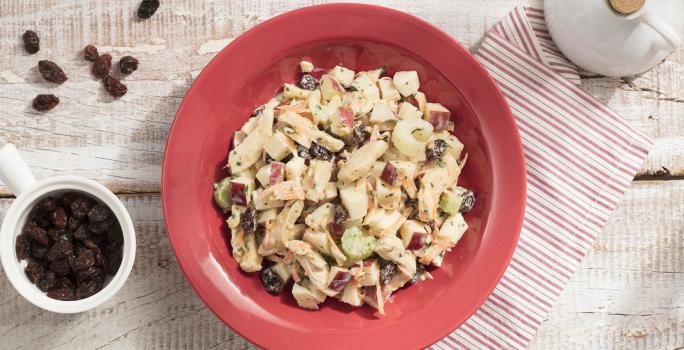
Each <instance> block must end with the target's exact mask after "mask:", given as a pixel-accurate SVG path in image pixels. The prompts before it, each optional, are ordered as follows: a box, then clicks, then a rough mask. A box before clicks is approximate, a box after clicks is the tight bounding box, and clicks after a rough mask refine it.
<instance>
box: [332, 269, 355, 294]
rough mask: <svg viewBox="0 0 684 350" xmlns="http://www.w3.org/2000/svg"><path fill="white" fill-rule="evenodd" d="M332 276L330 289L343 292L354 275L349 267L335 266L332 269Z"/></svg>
mask: <svg viewBox="0 0 684 350" xmlns="http://www.w3.org/2000/svg"><path fill="white" fill-rule="evenodd" d="M330 277H331V280H330V283H328V289H331V290H333V291H335V292H341V291H342V290H343V289H344V287H346V286H347V283H349V281H350V280H351V277H352V275H351V273H349V270H347V269H343V268H339V267H333V268H332V269H331V270H330Z"/></svg>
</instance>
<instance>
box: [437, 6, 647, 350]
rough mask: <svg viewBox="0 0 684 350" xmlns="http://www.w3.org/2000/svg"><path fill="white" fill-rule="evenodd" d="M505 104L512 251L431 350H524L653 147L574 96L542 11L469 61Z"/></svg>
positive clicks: (510, 20) (490, 39) (574, 81)
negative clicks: (519, 164) (520, 172)
mask: <svg viewBox="0 0 684 350" xmlns="http://www.w3.org/2000/svg"><path fill="white" fill-rule="evenodd" d="M475 56H476V57H477V59H478V60H479V61H480V63H482V65H483V66H484V67H485V68H486V69H487V71H489V74H490V75H491V76H492V78H493V79H494V81H496V83H497V85H498V86H499V89H501V91H502V92H503V94H504V95H505V96H506V99H507V100H508V103H509V105H510V107H511V110H512V112H513V115H514V116H515V119H516V121H517V124H518V128H519V129H520V136H521V138H522V143H523V147H524V151H525V161H526V164H527V181H528V182H527V208H526V210H525V218H524V221H523V226H522V231H521V234H520V241H519V243H518V247H517V248H516V251H515V253H514V255H513V258H512V259H511V263H510V266H509V267H508V269H507V270H506V272H505V274H504V276H503V278H502V279H501V281H500V282H499V284H498V285H497V287H496V288H495V289H494V291H493V292H492V294H491V296H490V297H489V299H488V300H487V301H485V303H484V304H483V305H482V306H481V307H480V309H479V310H478V311H477V312H475V314H473V316H472V317H470V319H468V321H466V322H465V323H464V324H463V325H462V326H461V327H460V328H458V329H457V330H456V331H454V332H453V333H451V334H450V335H449V336H447V337H446V338H444V339H443V340H441V341H439V342H438V343H436V344H434V345H433V349H524V348H526V347H527V346H528V344H529V343H530V341H531V340H532V338H533V337H534V334H535V332H536V331H537V329H538V328H539V325H540V324H541V322H542V321H543V320H544V318H545V317H546V315H547V314H548V313H549V311H550V310H551V307H552V306H553V304H554V303H555V301H556V300H557V299H558V297H559V295H560V293H561V291H562V290H563V288H564V287H565V285H566V284H567V282H568V280H569V279H570V277H571V276H572V274H573V273H574V272H575V271H576V270H577V268H578V267H579V264H580V261H582V258H583V257H584V256H585V255H586V254H587V252H588V251H589V249H590V248H591V246H592V244H593V243H594V240H595V239H596V237H597V235H598V234H599V233H600V232H601V229H602V228H603V226H604V225H605V223H606V221H607V220H608V217H609V216H610V213H611V212H612V211H613V209H615V207H616V206H617V204H618V202H619V200H620V197H621V196H622V194H623V193H624V191H625V189H626V188H627V186H628V185H629V184H630V182H631V181H632V178H633V177H634V174H635V173H636V171H637V170H638V169H639V166H640V165H641V163H642V162H643V160H644V158H645V156H646V154H647V153H648V150H649V148H650V147H651V145H652V141H651V140H650V139H649V138H648V137H646V136H645V135H643V134H642V133H641V132H639V131H637V130H635V129H634V128H632V127H631V126H630V125H629V124H627V122H625V121H624V120H623V119H622V118H621V117H620V116H619V115H618V114H617V113H615V112H614V111H612V110H610V109H609V108H608V107H606V106H604V105H603V104H601V103H600V102H599V101H597V100H596V99H594V98H593V97H591V96H590V95H588V94H587V93H585V92H584V91H582V90H581V89H580V88H579V87H578V86H579V83H580V79H579V74H578V73H577V67H576V66H574V65H573V64H572V63H570V62H569V61H568V60H567V59H565V58H564V57H563V55H562V54H561V53H560V51H558V49H557V48H556V46H555V45H554V44H553V42H552V41H551V37H550V36H549V32H548V30H547V28H546V24H545V22H544V13H543V11H541V10H539V9H535V8H523V7H518V8H516V9H514V10H513V11H512V12H511V13H509V14H508V16H506V17H505V18H504V19H503V20H502V21H501V22H500V23H499V24H497V25H496V26H495V27H494V28H493V29H492V30H491V31H490V32H489V33H488V34H487V36H486V38H485V40H484V42H483V43H482V45H481V46H480V47H479V48H478V50H477V53H476V54H475Z"/></svg>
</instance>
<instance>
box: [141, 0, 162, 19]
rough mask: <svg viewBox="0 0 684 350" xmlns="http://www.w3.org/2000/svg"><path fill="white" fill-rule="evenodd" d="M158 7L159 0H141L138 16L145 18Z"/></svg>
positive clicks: (150, 15)
mask: <svg viewBox="0 0 684 350" xmlns="http://www.w3.org/2000/svg"><path fill="white" fill-rule="evenodd" d="M157 9H159V0H143V1H142V2H141V3H140V7H139V8H138V17H140V18H142V19H147V18H150V17H152V15H153V14H154V13H155V12H157Z"/></svg>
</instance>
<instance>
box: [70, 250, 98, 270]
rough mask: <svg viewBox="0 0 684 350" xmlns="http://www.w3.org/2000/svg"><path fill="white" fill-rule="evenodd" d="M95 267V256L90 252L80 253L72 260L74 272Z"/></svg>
mask: <svg viewBox="0 0 684 350" xmlns="http://www.w3.org/2000/svg"><path fill="white" fill-rule="evenodd" d="M94 265H95V254H94V253H93V252H92V251H91V250H84V251H81V252H80V253H79V254H78V255H77V256H76V259H75V260H74V266H73V268H74V270H76V271H79V270H84V269H87V268H89V267H92V266H94Z"/></svg>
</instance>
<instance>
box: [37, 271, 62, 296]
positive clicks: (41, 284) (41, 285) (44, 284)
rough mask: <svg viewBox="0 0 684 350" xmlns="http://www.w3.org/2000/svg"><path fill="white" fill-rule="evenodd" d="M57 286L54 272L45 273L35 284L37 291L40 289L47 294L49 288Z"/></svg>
mask: <svg viewBox="0 0 684 350" xmlns="http://www.w3.org/2000/svg"><path fill="white" fill-rule="evenodd" d="M56 284H57V275H55V273H54V272H52V271H46V272H45V275H43V278H42V279H41V280H40V281H38V283H36V285H37V286H38V289H40V290H41V291H43V292H47V291H48V290H49V289H50V288H52V287H54V286H55V285H56Z"/></svg>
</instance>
